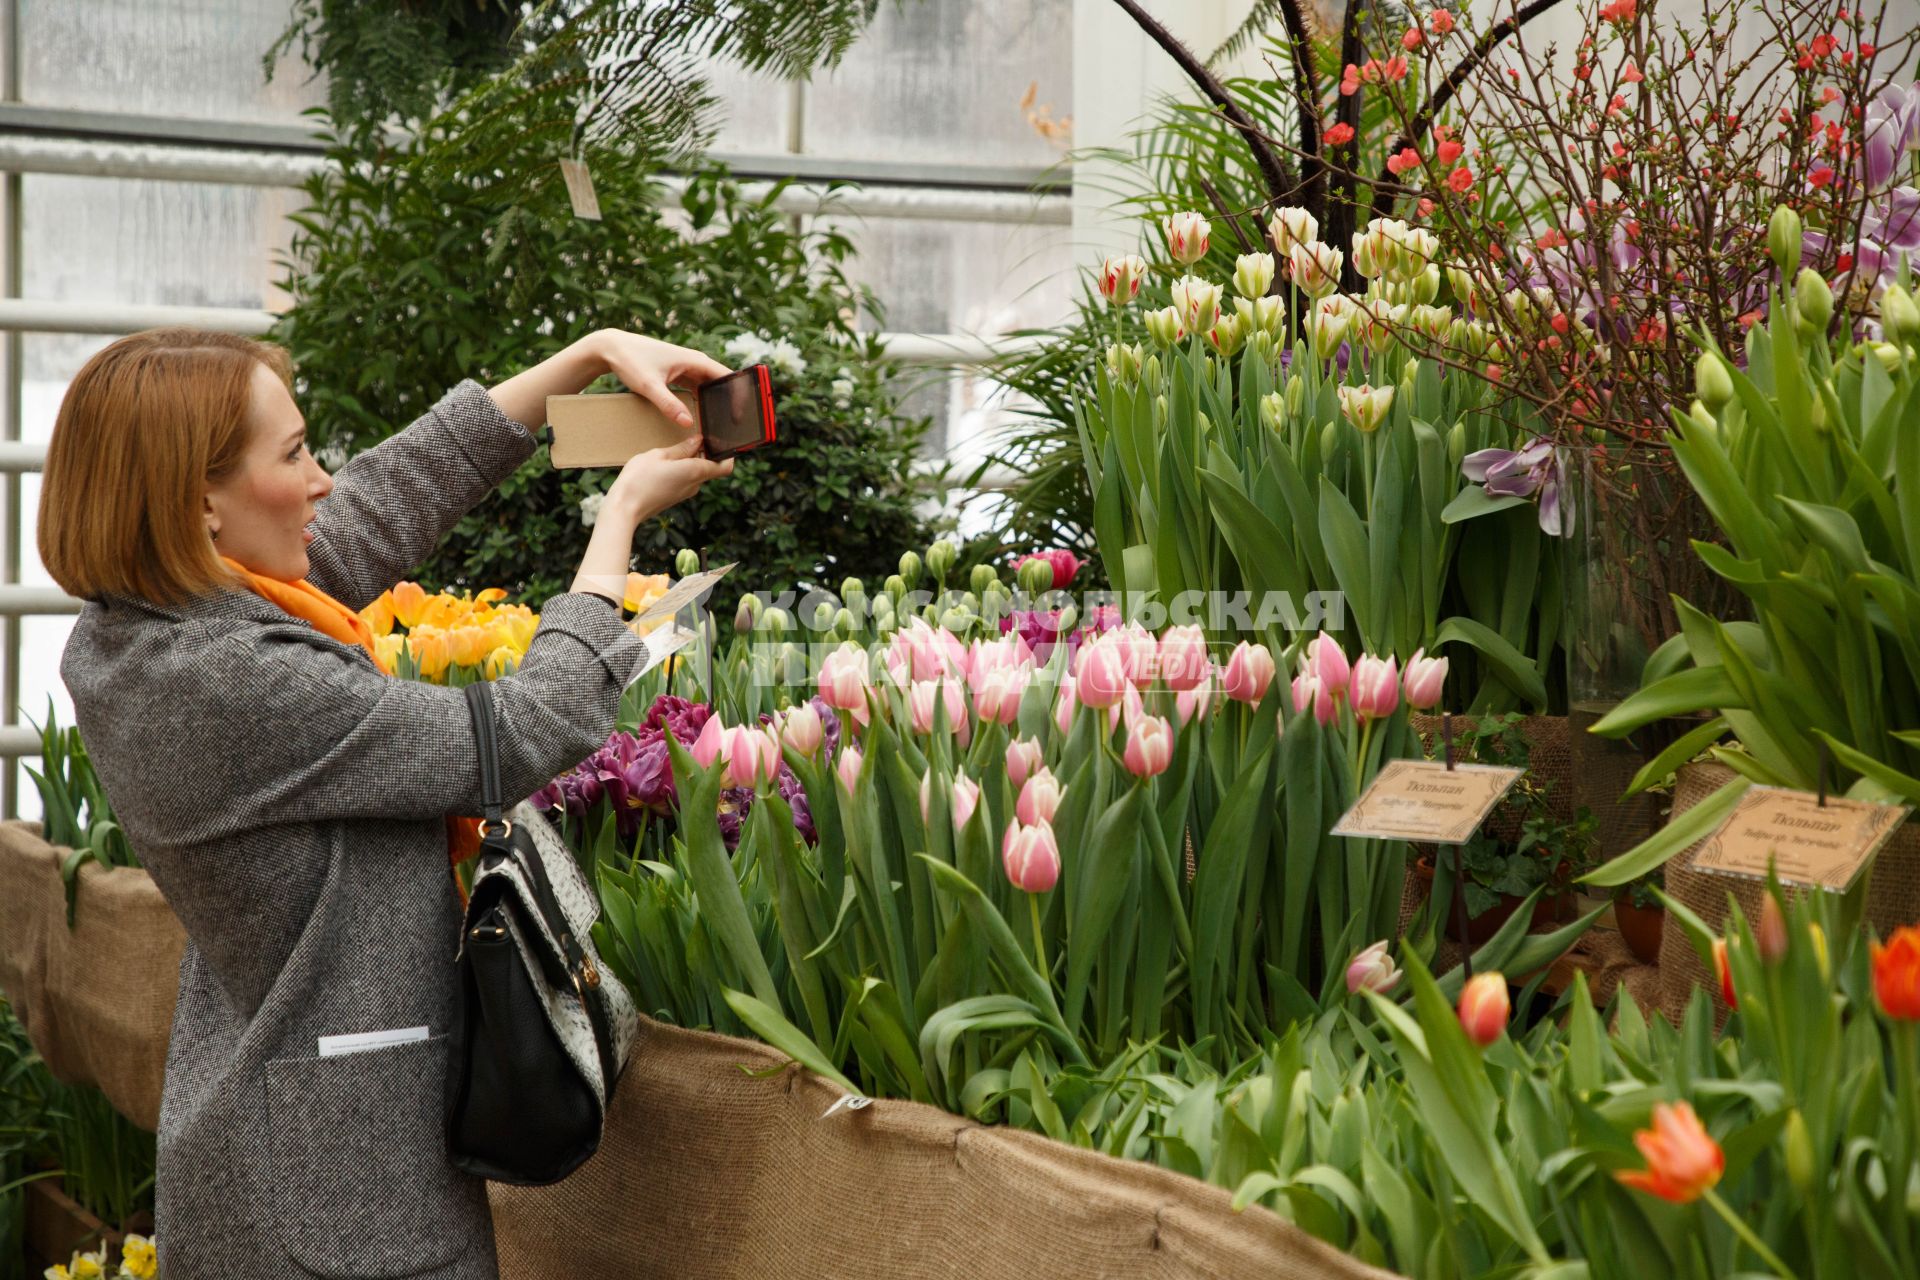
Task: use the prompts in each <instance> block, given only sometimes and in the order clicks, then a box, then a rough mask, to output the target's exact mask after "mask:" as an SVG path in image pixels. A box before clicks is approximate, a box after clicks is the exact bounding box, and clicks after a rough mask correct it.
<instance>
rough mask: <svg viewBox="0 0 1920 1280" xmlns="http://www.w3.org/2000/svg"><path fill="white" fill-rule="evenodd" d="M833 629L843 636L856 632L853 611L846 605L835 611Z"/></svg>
mask: <svg viewBox="0 0 1920 1280" xmlns="http://www.w3.org/2000/svg"><path fill="white" fill-rule="evenodd" d="M833 629H834V630H835V631H837V632H839V633H840V634H841V635H843V636H850V635H852V634H853V633H854V630H855V626H854V621H853V610H851V609H849V608H847V607H846V606H845V605H841V606H840V607H839V608H838V609H836V610H834V612H833Z"/></svg>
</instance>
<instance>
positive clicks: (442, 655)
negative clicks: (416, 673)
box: [407, 627, 453, 680]
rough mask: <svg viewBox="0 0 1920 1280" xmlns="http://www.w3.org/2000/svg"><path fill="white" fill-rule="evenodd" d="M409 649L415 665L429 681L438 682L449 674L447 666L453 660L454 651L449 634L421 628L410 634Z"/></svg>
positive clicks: (436, 629) (429, 628)
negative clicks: (448, 637) (449, 640)
mask: <svg viewBox="0 0 1920 1280" xmlns="http://www.w3.org/2000/svg"><path fill="white" fill-rule="evenodd" d="M407 648H408V649H409V650H410V651H411V652H412V653H413V661H414V665H415V666H417V667H419V668H420V674H421V675H422V676H424V677H425V678H427V679H428V680H438V679H439V678H440V677H441V676H444V675H445V674H447V664H448V663H449V662H451V661H452V660H453V650H452V647H451V645H450V644H449V642H448V640H447V633H446V632H444V631H442V630H440V628H438V627H420V628H417V629H416V630H414V631H412V632H410V633H409V634H408V636H407Z"/></svg>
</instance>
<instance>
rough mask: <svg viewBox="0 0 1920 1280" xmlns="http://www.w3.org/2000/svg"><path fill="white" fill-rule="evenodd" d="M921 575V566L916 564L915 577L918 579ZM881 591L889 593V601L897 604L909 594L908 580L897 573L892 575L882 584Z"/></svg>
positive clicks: (909, 553) (910, 553)
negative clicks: (902, 597)
mask: <svg viewBox="0 0 1920 1280" xmlns="http://www.w3.org/2000/svg"><path fill="white" fill-rule="evenodd" d="M907 554H908V555H912V554H913V553H912V552H911V551H909V552H908V553H907ZM903 562H904V558H903ZM919 573H920V570H919V566H918V565H917V564H916V565H915V566H914V576H915V577H918V576H919ZM880 589H881V590H882V591H884V592H886V593H887V598H888V599H889V600H892V601H895V602H897V601H898V600H899V599H900V597H901V596H904V595H906V594H907V580H906V579H905V578H904V577H902V576H901V575H899V574H897V573H890V574H888V575H887V580H886V581H885V582H883V583H881V584H880Z"/></svg>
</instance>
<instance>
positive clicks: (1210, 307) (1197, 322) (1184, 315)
mask: <svg viewBox="0 0 1920 1280" xmlns="http://www.w3.org/2000/svg"><path fill="white" fill-rule="evenodd" d="M1221 292H1222V291H1221V288H1220V286H1219V285H1217V284H1213V283H1211V282H1209V281H1206V280H1202V279H1200V278H1199V277H1198V276H1181V277H1180V278H1179V279H1178V280H1175V281H1174V282H1173V287H1172V289H1171V290H1169V293H1170V294H1171V295H1172V298H1173V305H1174V306H1175V307H1177V308H1179V311H1180V323H1181V324H1182V325H1184V326H1185V327H1186V331H1187V332H1188V333H1205V332H1207V331H1208V330H1209V329H1212V328H1213V327H1214V326H1215V325H1217V324H1219V323H1220V296H1221Z"/></svg>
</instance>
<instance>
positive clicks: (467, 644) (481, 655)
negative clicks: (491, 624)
mask: <svg viewBox="0 0 1920 1280" xmlns="http://www.w3.org/2000/svg"><path fill="white" fill-rule="evenodd" d="M447 647H448V651H449V652H450V653H451V655H452V657H453V660H454V661H455V662H457V663H459V664H460V665H461V666H463V667H477V666H479V665H480V664H481V663H483V662H485V661H486V660H487V654H488V653H489V652H491V651H492V649H493V647H494V646H493V645H492V644H491V643H490V641H489V638H488V636H487V632H486V629H485V628H484V627H455V628H454V629H453V630H452V631H449V632H448V633H447Z"/></svg>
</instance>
